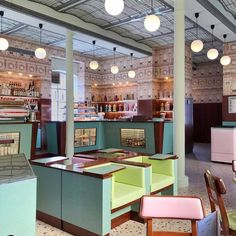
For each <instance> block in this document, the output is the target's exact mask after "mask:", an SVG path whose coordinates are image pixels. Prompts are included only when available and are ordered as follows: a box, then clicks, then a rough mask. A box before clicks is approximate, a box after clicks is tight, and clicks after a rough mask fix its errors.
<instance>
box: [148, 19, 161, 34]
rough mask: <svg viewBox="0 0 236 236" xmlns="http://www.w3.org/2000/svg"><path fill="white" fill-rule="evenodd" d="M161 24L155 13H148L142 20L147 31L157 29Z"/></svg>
mask: <svg viewBox="0 0 236 236" xmlns="http://www.w3.org/2000/svg"><path fill="white" fill-rule="evenodd" d="M160 25H161V21H160V18H159V17H158V16H156V15H148V16H146V18H145V20H144V27H145V29H146V30H147V31H149V32H154V31H156V30H158V29H159V27H160Z"/></svg>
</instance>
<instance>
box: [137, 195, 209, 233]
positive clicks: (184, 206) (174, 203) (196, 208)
mask: <svg viewBox="0 0 236 236" xmlns="http://www.w3.org/2000/svg"><path fill="white" fill-rule="evenodd" d="M139 215H140V217H141V218H143V219H145V220H146V221H147V236H169V235H175V236H178V235H179V236H180V235H185V236H190V235H193V236H196V235H197V221H198V220H202V219H203V218H204V217H205V212H204V209H203V205H202V201H201V199H200V198H198V197H190V196H188V197H183V196H143V197H142V199H141V203H140V211H139ZM153 218H164V219H181V220H191V227H192V233H186V232H183V233H182V232H180V233H176V232H159V231H153V229H152V219H153Z"/></svg>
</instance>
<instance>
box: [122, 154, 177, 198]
mask: <svg viewBox="0 0 236 236" xmlns="http://www.w3.org/2000/svg"><path fill="white" fill-rule="evenodd" d="M126 161H130V162H140V163H147V164H150V165H151V173H150V192H151V193H152V194H155V193H158V192H163V191H164V190H166V189H168V188H169V189H171V188H172V192H171V193H172V194H173V193H174V191H175V190H174V183H175V181H176V178H175V164H174V162H175V161H174V160H172V159H166V160H158V159H154V158H153V159H151V157H150V156H137V157H132V158H128V159H126Z"/></svg>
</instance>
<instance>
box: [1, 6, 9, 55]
mask: <svg viewBox="0 0 236 236" xmlns="http://www.w3.org/2000/svg"><path fill="white" fill-rule="evenodd" d="M0 16H1V34H2V17H3V16H4V11H0ZM8 47H9V43H8V41H7V40H6V39H5V38H2V37H0V50H1V51H5V50H7V49H8Z"/></svg>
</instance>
